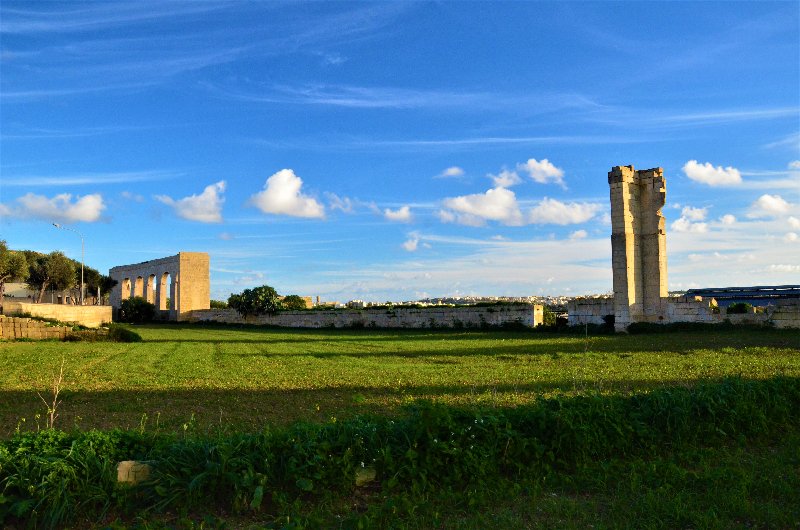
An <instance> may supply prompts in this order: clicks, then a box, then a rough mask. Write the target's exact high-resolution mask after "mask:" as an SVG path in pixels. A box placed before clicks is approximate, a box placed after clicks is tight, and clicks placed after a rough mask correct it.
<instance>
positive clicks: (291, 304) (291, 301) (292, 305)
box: [281, 294, 306, 311]
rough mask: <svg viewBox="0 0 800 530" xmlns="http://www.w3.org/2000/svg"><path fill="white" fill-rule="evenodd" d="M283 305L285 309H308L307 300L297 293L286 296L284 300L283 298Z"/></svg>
mask: <svg viewBox="0 0 800 530" xmlns="http://www.w3.org/2000/svg"><path fill="white" fill-rule="evenodd" d="M281 305H282V306H283V309H288V310H290V311H297V310H299V309H306V301H305V300H303V298H301V297H300V296H298V295H296V294H290V295H288V296H285V297H284V298H283V300H281Z"/></svg>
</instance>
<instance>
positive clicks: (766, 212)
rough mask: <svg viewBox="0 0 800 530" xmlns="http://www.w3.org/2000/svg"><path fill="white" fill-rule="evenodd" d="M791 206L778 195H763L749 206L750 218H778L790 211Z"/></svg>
mask: <svg viewBox="0 0 800 530" xmlns="http://www.w3.org/2000/svg"><path fill="white" fill-rule="evenodd" d="M792 207H793V205H792V204H791V203H789V202H788V201H786V200H785V199H784V198H783V197H781V196H780V195H770V194H769V193H765V194H764V195H762V196H761V197H759V198H758V199H756V201H755V202H754V203H753V204H752V205H751V206H750V213H748V214H747V216H748V217H750V218H758V217H778V216H781V215H785V214H787V213H789V212H790V211H791V210H792Z"/></svg>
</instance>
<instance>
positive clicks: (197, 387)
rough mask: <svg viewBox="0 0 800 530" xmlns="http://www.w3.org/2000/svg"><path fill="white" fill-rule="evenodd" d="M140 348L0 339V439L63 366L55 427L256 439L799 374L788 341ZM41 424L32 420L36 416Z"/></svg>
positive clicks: (205, 340) (218, 335)
mask: <svg viewBox="0 0 800 530" xmlns="http://www.w3.org/2000/svg"><path fill="white" fill-rule="evenodd" d="M132 329H135V331H136V332H138V333H139V334H140V335H141V336H142V338H143V339H144V341H143V342H141V343H130V344H122V343H81V342H76V343H64V342H38V343H36V342H1V343H0V436H2V437H7V436H9V435H10V434H11V433H13V432H14V431H15V430H16V429H17V428H18V426H19V428H20V429H22V430H31V429H36V428H37V425H38V426H44V415H45V412H46V408H45V406H44V404H43V403H42V401H41V400H40V398H39V396H38V395H37V393H40V394H41V395H42V396H43V397H45V398H48V397H49V396H50V395H51V390H50V387H51V385H52V380H53V373H54V372H57V371H58V368H59V366H60V364H61V360H62V358H63V359H64V360H65V364H64V380H63V390H62V393H61V397H62V398H63V402H62V403H61V405H60V406H59V409H58V413H59V417H58V419H57V422H56V425H57V426H58V427H60V428H62V429H70V428H73V427H76V426H77V427H79V428H81V429H88V428H92V427H98V428H111V427H124V428H137V427H139V426H141V425H143V424H146V427H147V429H156V428H158V429H164V430H180V429H182V428H183V426H184V425H185V424H191V425H193V426H194V428H195V429H198V430H201V431H202V430H206V429H217V428H220V427H221V428H224V429H231V430H238V431H242V430H244V431H254V430H259V429H260V428H261V427H263V426H264V425H265V424H270V423H271V424H287V423H290V422H292V421H295V420H300V419H303V420H312V421H319V422H325V421H330V420H331V418H344V417H349V416H352V415H353V414H356V413H382V414H386V413H388V414H391V413H394V412H396V411H397V410H398V408H399V407H402V406H403V405H404V404H408V403H411V402H413V401H414V400H418V399H428V400H433V401H436V402H443V403H448V404H457V405H471V404H477V405H489V406H494V405H496V406H510V405H517V404H523V403H530V402H532V401H535V400H537V399H540V398H542V397H551V396H554V395H575V394H580V393H584V392H587V391H590V392H596V391H599V392H601V393H614V394H628V393H635V392H647V391H648V390H651V389H653V388H656V387H662V386H671V385H692V384H693V383H695V382H697V381H700V380H715V379H719V378H722V377H725V376H742V377H744V378H759V379H760V378H769V377H772V376H776V375H784V376H790V377H798V376H800V333H798V332H797V331H776V330H750V329H739V330H732V329H720V330H719V331H696V332H679V333H665V334H645V335H630V336H624V335H599V336H589V337H588V338H587V337H584V336H583V335H569V334H555V333H546V332H533V331H514V332H505V331H504V332H499V331H442V330H413V331H411V330H409V331H396V330H393V331H386V330H347V331H344V330H283V329H263V328H233V327H225V326H187V325H183V326H181V325H152V326H136V327H134V328H132ZM37 415H38V418H37Z"/></svg>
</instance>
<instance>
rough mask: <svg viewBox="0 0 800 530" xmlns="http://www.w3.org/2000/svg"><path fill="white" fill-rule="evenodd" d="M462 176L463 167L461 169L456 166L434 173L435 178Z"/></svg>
mask: <svg viewBox="0 0 800 530" xmlns="http://www.w3.org/2000/svg"><path fill="white" fill-rule="evenodd" d="M463 176H464V170H463V169H461V168H460V167H458V166H450V167H449V168H447V169H445V170H444V171H442V172H441V173H439V174H438V175H436V178H457V177H463Z"/></svg>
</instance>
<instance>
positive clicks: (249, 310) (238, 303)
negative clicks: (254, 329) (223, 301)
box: [228, 285, 282, 317]
mask: <svg viewBox="0 0 800 530" xmlns="http://www.w3.org/2000/svg"><path fill="white" fill-rule="evenodd" d="M228 307H231V308H233V309H235V310H236V311H238V312H239V314H240V315H242V316H245V317H246V316H247V315H264V314H270V315H271V314H274V313H276V312H278V311H279V310H280V309H281V307H282V306H281V300H280V297H279V296H278V292H277V291H275V289H273V288H272V287H270V286H269V285H262V286H261V287H254V288H252V289H245V290H244V291H242V293H241V294H232V295H231V296H230V298H228Z"/></svg>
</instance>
